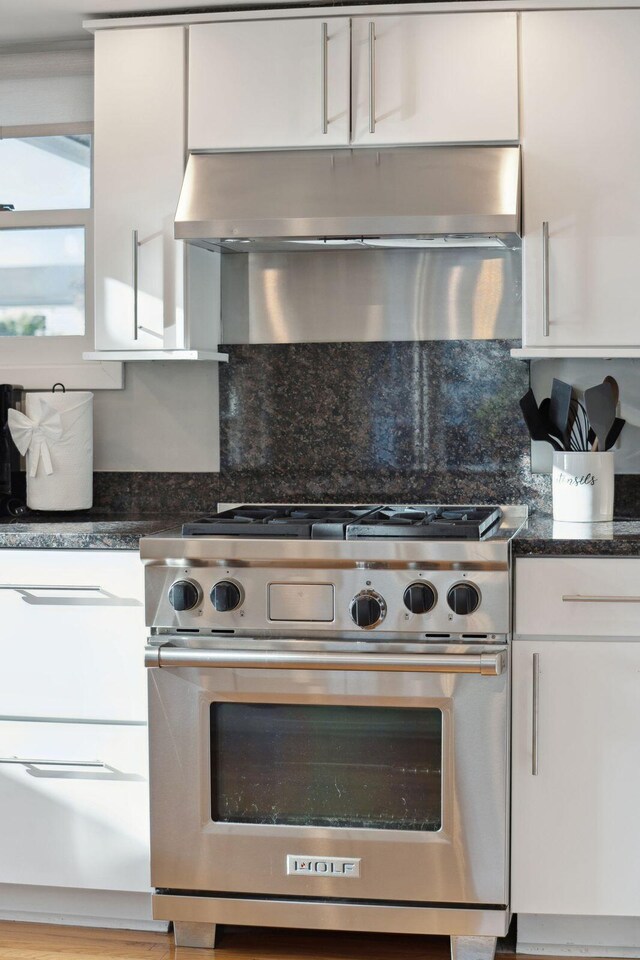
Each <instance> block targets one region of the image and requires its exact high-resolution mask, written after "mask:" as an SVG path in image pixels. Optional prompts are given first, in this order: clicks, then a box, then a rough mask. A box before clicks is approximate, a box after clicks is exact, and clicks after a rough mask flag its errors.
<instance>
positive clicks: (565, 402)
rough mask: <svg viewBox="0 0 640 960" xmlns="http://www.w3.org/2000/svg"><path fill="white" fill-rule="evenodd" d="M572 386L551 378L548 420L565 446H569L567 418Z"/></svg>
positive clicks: (569, 415) (569, 412)
mask: <svg viewBox="0 0 640 960" xmlns="http://www.w3.org/2000/svg"><path fill="white" fill-rule="evenodd" d="M572 393H573V388H572V386H571V385H570V384H568V383H565V382H564V380H556V378H555V377H554V378H553V383H552V385H551V403H550V405H549V420H550V421H551V425H552V427H553V428H554V433H555V434H557V436H559V437H561V438H562V442H563V443H564V445H565V447H566V448H567V449H568V447H569V433H570V429H569V418H570V417H571V395H572Z"/></svg>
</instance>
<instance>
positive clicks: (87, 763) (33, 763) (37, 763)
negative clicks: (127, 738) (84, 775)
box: [0, 757, 106, 767]
mask: <svg viewBox="0 0 640 960" xmlns="http://www.w3.org/2000/svg"><path fill="white" fill-rule="evenodd" d="M0 763H22V764H24V765H25V766H29V767H106V763H104V762H103V761H102V760H40V759H38V758H37V757H0Z"/></svg>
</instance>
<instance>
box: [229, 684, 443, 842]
mask: <svg viewBox="0 0 640 960" xmlns="http://www.w3.org/2000/svg"><path fill="white" fill-rule="evenodd" d="M211 771H212V783H211V816H212V819H213V820H215V821H222V822H231V823H273V824H289V825H292V826H321V827H362V828H365V827H368V828H377V829H384V830H439V829H440V827H441V826H442V711H441V710H439V709H436V708H423V709H409V708H407V709H404V708H395V707H394V708H389V707H343V706H304V705H298V704H294V705H289V704H243V703H214V704H212V705H211Z"/></svg>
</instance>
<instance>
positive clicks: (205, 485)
mask: <svg viewBox="0 0 640 960" xmlns="http://www.w3.org/2000/svg"><path fill="white" fill-rule="evenodd" d="M219 480H220V474H218V473H139V472H131V473H124V472H117V473H116V472H114V473H94V475H93V508H92V513H96V514H101V513H105V514H117V515H118V516H129V517H144V516H153V517H162V516H165V515H172V516H178V515H181V514H184V515H185V516H189V515H192V514H200V513H202V514H206V513H210V512H211V511H212V510H214V509H215V507H216V504H217V502H218V500H219V499H220V497H219Z"/></svg>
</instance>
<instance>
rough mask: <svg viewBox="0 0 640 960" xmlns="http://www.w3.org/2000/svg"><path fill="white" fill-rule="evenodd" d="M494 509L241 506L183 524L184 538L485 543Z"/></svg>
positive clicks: (498, 516) (495, 525) (494, 522)
mask: <svg viewBox="0 0 640 960" xmlns="http://www.w3.org/2000/svg"><path fill="white" fill-rule="evenodd" d="M501 520H502V510H501V509H500V507H498V506H472V505H462V506H436V505H409V504H395V505H384V504H382V505H372V504H369V505H353V504H349V505H332V506H322V505H313V504H311V505H309V504H279V505H275V504H274V505H262V504H260V505H243V506H238V507H234V508H231V509H228V510H223V511H221V512H219V513H216V514H213V515H212V516H210V517H204V518H202V519H200V520H196V521H192V522H189V523H185V524H184V525H183V527H182V535H183V536H185V537H201V536H206V537H232V538H233V537H237V538H242V539H253V538H255V537H267V538H269V539H288V540H290V539H301V540H380V539H387V540H483V539H486V538H490V537H492V536H494V535H495V534H496V533H497V531H498V530H499V528H500V521H501Z"/></svg>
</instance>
